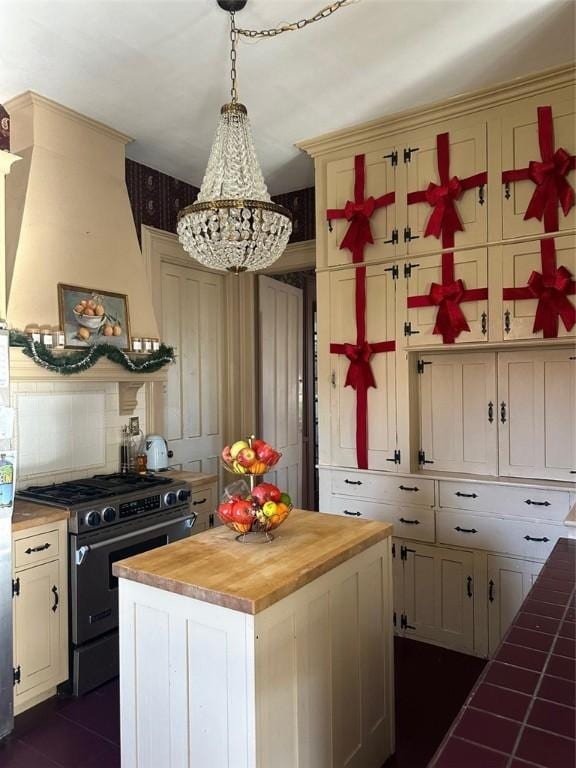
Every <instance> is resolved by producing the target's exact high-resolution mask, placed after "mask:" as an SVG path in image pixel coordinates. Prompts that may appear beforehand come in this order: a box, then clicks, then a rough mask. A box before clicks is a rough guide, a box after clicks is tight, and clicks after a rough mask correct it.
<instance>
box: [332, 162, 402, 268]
mask: <svg viewBox="0 0 576 768" xmlns="http://www.w3.org/2000/svg"><path fill="white" fill-rule="evenodd" d="M365 159H366V158H365V155H356V156H355V157H354V200H348V201H347V203H346V205H345V206H344V208H329V209H328V210H327V211H326V218H327V219H328V221H330V222H331V221H332V220H333V219H346V220H347V221H349V222H350V226H349V227H348V229H347V230H346V234H345V235H344V239H343V240H342V242H341V243H340V249H341V250H343V249H347V250H349V251H350V252H351V253H352V261H353V262H354V263H355V264H356V263H357V262H360V261H364V246H366V245H368V244H371V243H373V242H374V238H373V237H372V230H371V229H370V219H371V218H372V214H373V213H374V211H377V210H378V209H379V208H384V207H385V206H387V205H390V204H391V203H393V202H394V200H395V197H396V195H395V193H394V192H388V193H387V194H385V195H382V196H381V197H372V196H370V197H367V198H366V197H364V186H365V179H366V163H365Z"/></svg>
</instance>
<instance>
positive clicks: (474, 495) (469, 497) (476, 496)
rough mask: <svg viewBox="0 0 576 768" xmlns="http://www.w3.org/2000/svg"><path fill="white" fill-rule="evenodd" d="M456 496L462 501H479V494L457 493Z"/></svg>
mask: <svg viewBox="0 0 576 768" xmlns="http://www.w3.org/2000/svg"><path fill="white" fill-rule="evenodd" d="M454 496H460V498H462V499H477V498H478V494H477V493H462V492H461V491H456V493H455V494H454Z"/></svg>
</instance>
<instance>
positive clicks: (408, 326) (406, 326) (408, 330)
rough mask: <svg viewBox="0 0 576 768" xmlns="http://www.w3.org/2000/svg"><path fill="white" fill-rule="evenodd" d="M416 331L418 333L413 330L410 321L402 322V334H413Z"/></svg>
mask: <svg viewBox="0 0 576 768" xmlns="http://www.w3.org/2000/svg"><path fill="white" fill-rule="evenodd" d="M416 333H420V331H413V330H412V323H411V322H407V323H404V336H414V334H416Z"/></svg>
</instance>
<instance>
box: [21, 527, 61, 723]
mask: <svg viewBox="0 0 576 768" xmlns="http://www.w3.org/2000/svg"><path fill="white" fill-rule="evenodd" d="M13 549H14V554H15V556H14V573H13V595H14V712H15V714H19V713H20V712H22V711H24V710H25V709H28V707H30V706H32V705H34V704H37V703H38V702H40V701H42V700H43V699H46V698H48V697H49V696H52V695H53V694H54V693H55V692H56V686H57V685H58V684H59V683H62V682H64V681H65V680H67V678H68V575H67V574H68V571H67V528H66V522H65V521H63V522H60V523H55V524H51V525H44V526H39V527H37V528H33V529H25V530H21V531H17V532H15V533H14V535H13ZM26 558H28V562H27V561H26Z"/></svg>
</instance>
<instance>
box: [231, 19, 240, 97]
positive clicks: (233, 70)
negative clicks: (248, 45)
mask: <svg viewBox="0 0 576 768" xmlns="http://www.w3.org/2000/svg"><path fill="white" fill-rule="evenodd" d="M237 43H238V30H237V29H236V19H235V13H234V11H230V81H231V88H230V97H231V100H232V104H236V103H237V102H238V90H237V89H236V79H237V73H236V45H237Z"/></svg>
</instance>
